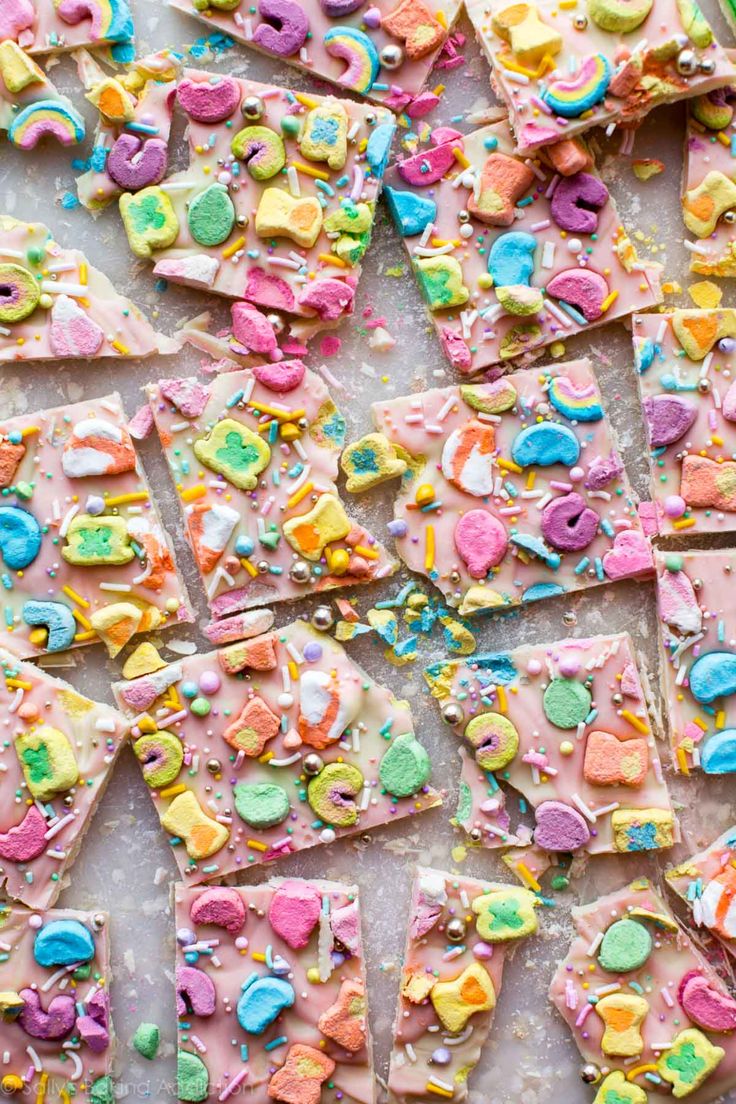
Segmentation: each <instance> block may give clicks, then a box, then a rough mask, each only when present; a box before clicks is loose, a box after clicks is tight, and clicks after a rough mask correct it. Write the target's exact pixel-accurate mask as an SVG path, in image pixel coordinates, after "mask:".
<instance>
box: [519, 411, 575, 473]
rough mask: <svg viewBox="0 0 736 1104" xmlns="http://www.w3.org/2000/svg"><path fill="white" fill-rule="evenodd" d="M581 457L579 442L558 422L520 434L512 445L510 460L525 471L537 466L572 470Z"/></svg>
mask: <svg viewBox="0 0 736 1104" xmlns="http://www.w3.org/2000/svg"><path fill="white" fill-rule="evenodd" d="M579 457H580V442H579V441H578V439H577V437H576V436H575V434H574V433H573V431H572V430H571V429H569V428H568V427H567V426H564V425H558V424H557V422H538V423H537V424H536V425H531V426H527V428H526V429H522V431H521V433H517V435H516V437H515V438H514V441H513V444H512V445H511V459H512V460H513V461H514V463H515V464H518V465H519V466H520V467H522V468H528V467H530V466H531V465H532V464H538V465H539V466H540V467H542V468H546V467H549V466H550V465H551V464H564V465H565V467H568V468H570V467H572V466H573V465H575V464H577V462H578V459H579Z"/></svg>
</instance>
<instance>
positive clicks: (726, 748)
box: [700, 728, 736, 774]
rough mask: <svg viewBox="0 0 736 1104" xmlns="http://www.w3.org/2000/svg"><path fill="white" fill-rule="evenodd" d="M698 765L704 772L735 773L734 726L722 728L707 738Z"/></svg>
mask: <svg viewBox="0 0 736 1104" xmlns="http://www.w3.org/2000/svg"><path fill="white" fill-rule="evenodd" d="M700 766H701V767H702V768H703V770H704V771H705V773H706V774H736V728H724V729H722V730H721V731H720V732H716V734H715V736H711V737H710V738H709V739H708V740H707V742H706V743H705V744H704V745H703V747H702V749H701V752H700Z"/></svg>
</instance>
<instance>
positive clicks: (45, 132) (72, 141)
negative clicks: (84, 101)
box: [8, 100, 84, 150]
mask: <svg viewBox="0 0 736 1104" xmlns="http://www.w3.org/2000/svg"><path fill="white" fill-rule="evenodd" d="M46 137H50V138H54V139H56V141H57V142H58V143H59V144H60V145H62V146H75V145H78V143H79V142H81V141H83V140H84V120H83V119H82V117H81V115H79V113H78V112H77V111H75V110H74V108H73V107H71V106H69V107H67V106H66V105H65V104H64V103H60V102H58V101H54V100H40V101H39V102H38V103H33V104H29V105H28V107H24V108H23V110H22V111H20V112H19V113H18V114H17V115H16V117H15V118H14V119H13V122H12V123H11V125H10V127H9V129H8V138H9V140H10V141H11V142H12V143H13V145H14V146H17V147H18V148H19V149H24V150H28V149H33V148H34V146H37V145H38V143H39V142H40V141H41V139H42V138H46Z"/></svg>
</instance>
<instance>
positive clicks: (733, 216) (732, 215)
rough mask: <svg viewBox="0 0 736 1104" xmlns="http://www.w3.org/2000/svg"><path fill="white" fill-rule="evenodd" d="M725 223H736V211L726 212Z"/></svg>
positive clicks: (724, 214) (724, 215)
mask: <svg viewBox="0 0 736 1104" xmlns="http://www.w3.org/2000/svg"><path fill="white" fill-rule="evenodd" d="M723 221H724V222H729V223H733V222H736V211H724V213H723Z"/></svg>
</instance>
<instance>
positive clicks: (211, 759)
mask: <svg viewBox="0 0 736 1104" xmlns="http://www.w3.org/2000/svg"><path fill="white" fill-rule="evenodd" d="M259 643H260V642H259V640H258V639H256V640H254V641H251V642H250V645H251V650H252V653H253V655H254V656H256V657H257V656H258V654H259V653H261V652H262V649H261V648H259ZM254 645H255V647H253V646H254ZM264 647H265V642H264ZM268 650H269V651H271V650H272V651H273V654H274V658H275V663H274V664H273V665H272V666H269V667H268V669H264V667H263V666H259V667H253V668H251V667H249V666H248V665H247V664H242V665H241V664H238V665H237V667H238V669H237V671H232V670H229V669H228V666H227V665H225V664H223V663H222V662H221V659H222V655H223V653H222V652H220V653H218V652H210V653H209V654H207V655H195V656H187V657H185V658H184V659H182V660H181V661H180V662H178V663H177V664H175V665H172V668H175V675H176V678H175V679H174V681H173V682H169V681H168V680H165V681H164V682H162V684H161V690H160V694H159V695H157V696H154V697H151V696H150V695H149V693H148V686H147V684H148V683H149V682H150V680H151V678H159V677H160V676H161V675H163V674H165V672H164V671H158V672H156V674H155V675H154V676H142V677H141V678H139V679H134V680H132V681H128V682H118V683H116V684H115V685H114V688H113V689H114V692H115V696H116V698H117V700H118V701H119V702H120V704H121V707H122V709H123V710H124V711H125V712H127V713H128V714H129V715H130V716H131V717H137V718H140V716H141V714H142V713H143V712H144V709H145V710H146V711H148V715H149V716H150V717H154V716H155V717H156V718H157V723H158V724H159V725H160V726H164V725H165V726H166V732H167V733H169V734H170V735H171V737H172V738H176V739H178V740H180V741H181V746H182V750H183V752H184V756H183V757H182V758H180V757H176V758H175V757H174V756H169V757H168V758H167V762H168V763H169V764H170V765H171V766H172V772H171V773H168V772H167V776H166V779H165V781H164V780H163V779H160V778H155V779H154V778H153V777H152V776H151V773H150V769H148V773H147V768H146V765H145V763H144V762H143V760H142V762H143V766H144V776H145V777H146V781H147V783H148V785H149V787H150V789H151V796H152V799H153V801H154V805H155V807H156V810H157V812H158V814H159V817H160V818H161V820H162V822H164V821H165V822H166V826H168V830H169V832H170V834H173V835H174V836H175V837H179V836H181V835H182V832H178V831H176V830H175V827H176V826H175V825H174V823H173V822H172V819H171V818H172V816H173V818H174V819H175V820H177V819H178V820H180V821H181V825H180V826H181V828H182V831H184V830H186V832H187V834H188V838H187V839H183V837H182V840H179V839H178V838H174V839H173V840H171V842H172V845H173V848H174V857H175V859H176V861H177V862H178V864H179V866H180V869H181V871H182V873H184V871H188V874H187V875H186V876H187V879H188V880H191V882H192V883H193V884H196V883H198V882H203V881H206V880H207V879H209V878H212V877H213V876H217V877H218V878H221V877H222V876H224V875H225V874H228V873H231V872H234V871H237V870H240V869H241V867H242V865H243V863H247V864H248V865H249V866H250V865H255V864H257V863H261V862H270V861H272V860H274V859H277V858H280V857H284V856H286V855H289V854H291V853H293V852H295V851H300V850H302V849H304V848H307V847H313V846H316V845H318V844H326V843H331V842H332V841H333V840H334V839H335V838H336V837H337V836H346V835H349V834H351V833H353V832H364V831H366V830H368V829H370V828H372V827H375V826H377V825H379V824H385V823H386V822H388V821H394V820H396V819H398V818H400V817H404V816H413V815H414V814H415V813H417V812H421V811H423V810H425V809H430V808H433V807H435V806H437V805H439V804H440V798H439V796H438V794H437V793H435V791H434V790H433V789H432V788H431V786H430V785H429V772H430V764H429V759H428V757H427V755H426V752H425V751H424V749H423V748H422V747H421V745H420V744H419V742H418V741H417V740H416V739H415V737H414V735H413V728H412V721H411V714H410V712H409V707H408V705H407V704H406V703H405V702H400V701H397V700H396V699H395V698H394V697H393V696H392V695H391V694H390V693H389V691H388V690H386V689H385V688H383V687H382V686H379V685H378V684H377V683H375V682H373V680H372V679H370V678H369V677H368V676H367V675H365V674H364V673H363V671H362V670H361V669H360V668H359V667H357V666H356V665H355V664H354V663H353V662H352V661H351V660H350V659H349V658H348V657H347V655H346V654H345V652H344V651H343V649H342V647H341V646H340V645H339V644H338V643H337V642H336V641H334V640H333V639H332V638H331V637H329V636H326V635H323V634H322V633H319V632H317V631H316V630H315V629H313V628H311V627H310V626H309V625H308V624H305V623H304V622H303V621H296V622H294V623H293V624H292V625H289V626H287V627H286V628H284V629H280V630H279V631H278V632H276V633H273V634H269V638H268ZM244 676H245V678H244ZM251 678H252V679H253V683H251V681H250V680H251ZM139 683H140V684H146V685H145V686H144V690H145V694H144V695H143V696H141V695H139V694H137V693H136V691H137V686H138V684H139ZM256 683H257V687H258V689H257V692H256V691H255V685H256ZM251 686H253V689H252V690H251V689H250V688H251ZM143 702H146V703H147V704H146V705H145V706H144V705H143ZM174 702H176V703H178V704H177V706H176V712H177V713H178V714H179V716H180V719H179V720H176V719H175V720H173V721H171V720H168V721H167V720H166V716H165V713H164V716H163V718H162V717H159V712H158V711H159V709H161V708H164V710H166V709H170V708H171V706H172V703H174ZM182 714H185V716H184V715H182ZM254 717H257V721H256V722H254V721H253V718H254ZM264 717H266V718H267V720H268V725H269V727H268V728H267V729H266V728H264V724H263V718H264ZM242 718H245V720H242ZM140 723H142V727H143V728H144V729H149V727H150V726H149V725H148V723H147V721H145V718H144V720H143V722H140ZM233 730H237V731H233ZM132 732H133V736H134V738H135V739H136V740H138V739H145V737H144V736H143V735H142V734H140V730H137V728H136V727H134V728H133V730H132ZM386 734H388V738H387V735H386ZM160 735H161V733H159V736H160ZM135 746H136V748H137V743H136V745H135ZM205 749H206V750H205ZM162 755H163V752H162ZM192 761H195V762H198V763H199V768H198V769H196V770H192V769H191V766H190V764H191V763H192ZM157 762H158V761H157ZM172 774H173V777H172ZM213 776H216V777H217V786H216V789H215V791H214V793H213V792H212V786H211V779H212V777H213ZM182 803H184V804H183V805H182ZM226 809H230V810H231V812H230V813H228V814H226V813H225V810H226ZM233 809H234V813H233V812H232V810H233ZM180 810H183V812H182V816H181V817H180V816H179V812H180ZM200 825H201V832H200V828H199V826H200ZM192 829H194V830H192ZM287 829H288V830H287ZM205 850H207V851H209V852H210V853H209V854H208V855H207V856H206V858H205V857H204V854H203V852H204V851H205ZM289 884H291V883H289ZM287 897H288V893H286V891H284V892H283V893H282V895H281V896H280V897H279V898H277V905H278V906H279V911H280V915H281V917H282V918H283V917H284V916H285V915H286V914H287V913H288V914H289V915H292V914H293V913H294V909H293V908H292V909H286V908H285V902H286V899H287ZM212 903H213V905H214V904H215V903H216V902H212ZM297 904H299V902H297ZM302 904H303V903H302ZM300 908H301V911H302V913H303V914H304V915H306V912H305V908H302V907H301V905H300ZM276 926H277V927H279V928H280V930H281V934H282V935H283V936H284V938H287V934H288V931H289V930H291V928H290V927H289V928H288V929H287V927H286V926H284V925H281V926H280V925H279V923H278V922H276ZM310 930H311V929H310ZM307 935H308V932H307ZM287 941H288V940H287Z"/></svg>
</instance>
